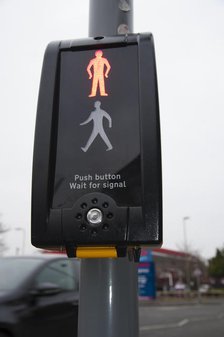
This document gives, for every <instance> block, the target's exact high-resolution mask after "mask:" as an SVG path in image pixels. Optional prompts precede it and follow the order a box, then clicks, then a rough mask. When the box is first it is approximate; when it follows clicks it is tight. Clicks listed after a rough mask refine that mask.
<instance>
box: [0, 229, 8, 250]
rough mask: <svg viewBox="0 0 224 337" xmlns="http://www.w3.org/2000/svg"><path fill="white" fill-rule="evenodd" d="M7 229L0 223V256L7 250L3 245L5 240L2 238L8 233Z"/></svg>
mask: <svg viewBox="0 0 224 337" xmlns="http://www.w3.org/2000/svg"><path fill="white" fill-rule="evenodd" d="M8 230H9V229H8V228H5V227H4V226H3V224H2V223H1V222H0V256H2V255H3V254H4V252H5V251H6V250H8V247H7V245H6V244H5V240H4V238H3V234H4V233H6V232H8Z"/></svg>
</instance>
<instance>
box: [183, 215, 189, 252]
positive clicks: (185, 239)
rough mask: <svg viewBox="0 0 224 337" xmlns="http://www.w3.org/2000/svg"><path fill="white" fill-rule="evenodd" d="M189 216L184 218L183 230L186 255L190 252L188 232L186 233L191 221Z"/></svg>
mask: <svg viewBox="0 0 224 337" xmlns="http://www.w3.org/2000/svg"><path fill="white" fill-rule="evenodd" d="M189 219H190V217H189V216H184V217H183V230H184V251H185V253H187V252H188V244H187V231H186V221H187V220H189Z"/></svg>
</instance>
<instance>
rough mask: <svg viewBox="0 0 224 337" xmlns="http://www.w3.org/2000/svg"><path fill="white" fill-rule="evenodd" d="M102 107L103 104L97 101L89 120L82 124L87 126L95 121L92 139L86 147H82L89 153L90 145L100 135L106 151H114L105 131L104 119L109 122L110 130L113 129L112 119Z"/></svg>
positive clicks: (90, 138)
mask: <svg viewBox="0 0 224 337" xmlns="http://www.w3.org/2000/svg"><path fill="white" fill-rule="evenodd" d="M100 106H101V102H100V101H96V102H95V103H94V107H95V110H94V111H92V112H91V113H90V115H89V117H88V118H87V120H85V121H84V122H83V123H81V124H80V125H85V124H88V123H89V122H90V121H93V131H92V133H91V135H90V137H89V139H88V141H87V143H86V146H85V147H81V149H82V150H83V151H84V152H86V151H88V149H89V147H90V145H91V144H92V143H93V141H94V140H95V138H96V137H97V136H98V135H100V137H101V138H102V140H103V141H104V142H105V144H106V145H107V150H106V151H110V150H112V149H113V146H112V145H111V142H110V141H109V138H108V137H107V135H106V133H105V131H104V128H103V118H104V117H105V118H106V119H107V120H108V122H109V128H111V127H112V119H111V117H110V115H109V114H108V113H107V112H106V111H104V110H102V109H100Z"/></svg>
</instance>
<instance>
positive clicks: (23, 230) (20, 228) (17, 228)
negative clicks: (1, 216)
mask: <svg viewBox="0 0 224 337" xmlns="http://www.w3.org/2000/svg"><path fill="white" fill-rule="evenodd" d="M15 230H16V231H21V232H22V234H23V241H22V255H24V253H25V236H26V231H25V229H24V228H22V227H16V228H15Z"/></svg>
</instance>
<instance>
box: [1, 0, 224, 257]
mask: <svg viewBox="0 0 224 337" xmlns="http://www.w3.org/2000/svg"><path fill="white" fill-rule="evenodd" d="M105 1H106V0H105ZM134 5H135V13H134V31H135V32H136V33H137V32H152V33H153V35H154V39H155V47H156V58H157V72H158V84H159V98H160V118H161V135H162V155H163V156H162V161H163V208H164V244H163V247H164V248H171V249H179V248H181V247H182V248H183V241H184V239H183V217H185V216H188V217H190V219H189V220H187V221H186V231H187V241H188V244H189V245H190V247H191V249H192V250H197V251H198V252H199V253H200V254H201V255H202V256H203V257H205V258H207V257H211V256H212V255H214V254H215V249H216V248H217V247H222V246H223V244H224V230H223V227H224V226H223V225H224V151H223V147H224V116H223V113H224V65H223V62H224V1H223V0H169V1H165V0H135V1H134ZM88 6H89V1H87V0H82V1H78V0H42V1H40V0H32V1H30V0H20V1H18V0H0V41H1V53H0V158H1V166H0V213H1V218H0V220H1V221H2V222H3V224H4V225H5V226H9V227H10V228H11V230H10V232H9V233H8V234H7V235H6V236H5V239H6V241H7V244H8V245H10V246H11V251H10V252H12V253H13V252H15V250H16V248H17V247H18V248H20V249H21V245H22V232H16V231H15V228H16V227H22V228H24V229H25V233H26V252H29V251H32V249H31V246H30V244H29V241H30V213H31V174H32V152H33V137H34V127H35V117H36V104H37V95H38V88H39V80H40V72H41V67H42V60H43V54H44V50H45V47H46V45H47V44H48V42H49V41H52V40H63V39H76V38H80V37H87V36H88V15H89V11H88Z"/></svg>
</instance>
